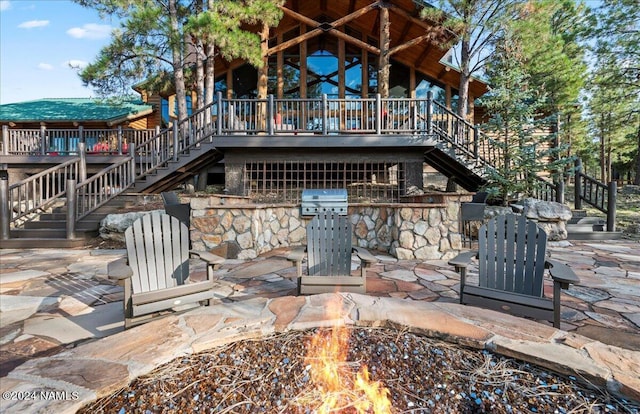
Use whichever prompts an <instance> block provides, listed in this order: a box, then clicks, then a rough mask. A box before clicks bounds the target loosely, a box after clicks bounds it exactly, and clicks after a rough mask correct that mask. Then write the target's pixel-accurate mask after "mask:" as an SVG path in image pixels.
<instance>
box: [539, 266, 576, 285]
mask: <svg viewBox="0 0 640 414" xmlns="http://www.w3.org/2000/svg"><path fill="white" fill-rule="evenodd" d="M545 267H546V268H547V269H549V273H550V274H551V278H552V279H553V281H554V282H559V283H560V284H561V285H562V289H567V288H568V287H569V285H570V284H572V283H573V284H575V283H580V278H579V277H578V276H577V275H576V274H575V273H574V271H573V270H571V268H570V267H569V266H567V265H566V264H564V263H560V262H558V261H556V260H552V259H547V260H546V261H545Z"/></svg>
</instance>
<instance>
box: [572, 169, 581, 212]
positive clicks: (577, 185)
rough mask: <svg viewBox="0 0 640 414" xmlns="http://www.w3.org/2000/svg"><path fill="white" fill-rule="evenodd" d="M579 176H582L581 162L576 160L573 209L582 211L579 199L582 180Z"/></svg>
mask: <svg viewBox="0 0 640 414" xmlns="http://www.w3.org/2000/svg"><path fill="white" fill-rule="evenodd" d="M580 175H582V161H580V158H578V159H576V173H575V178H574V181H575V185H574V187H573V188H574V192H573V207H574V208H575V209H576V210H580V209H582V199H581V198H580V197H581V196H582V179H581V177H580Z"/></svg>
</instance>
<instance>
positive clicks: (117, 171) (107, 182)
mask: <svg viewBox="0 0 640 414" xmlns="http://www.w3.org/2000/svg"><path fill="white" fill-rule="evenodd" d="M134 152H135V147H134V146H133V144H132V146H131V148H130V154H131V156H130V157H129V158H127V159H125V160H122V161H119V162H117V163H115V164H112V165H110V166H108V167H106V168H104V169H103V170H101V171H99V172H97V173H96V174H94V175H93V176H92V177H91V178H89V179H87V180H84V181H82V182H80V183H77V185H75V197H68V200H71V202H75V206H74V210H75V214H74V215H73V216H72V217H73V221H74V222H77V221H78V220H81V219H82V218H84V217H86V216H87V215H89V214H90V213H91V212H93V211H95V210H96V209H98V208H99V207H100V206H102V205H104V204H106V203H107V202H108V201H109V200H111V199H113V198H115V197H116V196H117V195H119V194H122V193H123V192H124V191H125V190H127V189H128V188H129V187H131V186H132V185H133V184H134V183H135V164H134V160H133V154H134Z"/></svg>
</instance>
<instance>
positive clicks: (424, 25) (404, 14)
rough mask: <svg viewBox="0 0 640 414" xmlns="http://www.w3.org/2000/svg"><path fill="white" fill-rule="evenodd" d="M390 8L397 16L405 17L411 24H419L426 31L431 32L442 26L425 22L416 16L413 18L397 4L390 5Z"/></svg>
mask: <svg viewBox="0 0 640 414" xmlns="http://www.w3.org/2000/svg"><path fill="white" fill-rule="evenodd" d="M387 7H388V8H389V10H391V11H393V12H394V13H396V14H399V15H400V16H401V17H404V18H405V19H406V20H408V21H410V22H411V23H414V24H417V25H418V26H420V27H422V28H424V29H425V30H429V29H433V28H434V27H436V26H438V27H439V26H440V24H438V23H436V22H433V23H429V22H427V21H425V20H420V19H418V18H417V17H415V16H412V15H411V14H410V13H409V12H407V11H406V10H405V9H403V8H401V7H399V6H397V5H395V4H389V5H388V6H387Z"/></svg>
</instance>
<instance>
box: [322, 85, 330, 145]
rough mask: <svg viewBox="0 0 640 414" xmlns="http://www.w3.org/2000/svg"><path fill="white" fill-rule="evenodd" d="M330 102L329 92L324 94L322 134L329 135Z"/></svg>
mask: <svg viewBox="0 0 640 414" xmlns="http://www.w3.org/2000/svg"><path fill="white" fill-rule="evenodd" d="M328 105H329V102H328V101H327V94H326V93H323V94H322V135H327V130H328V129H329V126H328V125H327V124H328V123H329V115H328V114H327V109H328Z"/></svg>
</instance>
